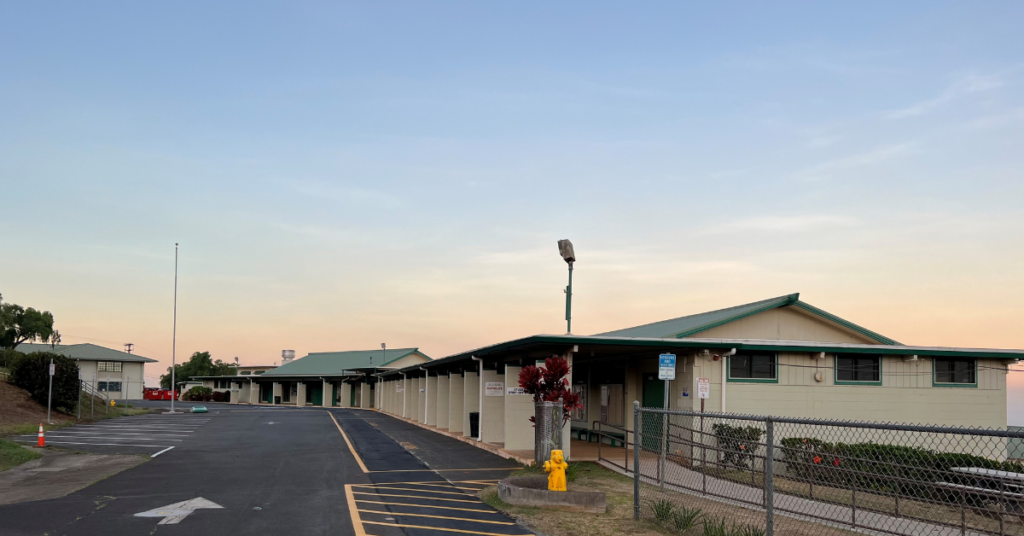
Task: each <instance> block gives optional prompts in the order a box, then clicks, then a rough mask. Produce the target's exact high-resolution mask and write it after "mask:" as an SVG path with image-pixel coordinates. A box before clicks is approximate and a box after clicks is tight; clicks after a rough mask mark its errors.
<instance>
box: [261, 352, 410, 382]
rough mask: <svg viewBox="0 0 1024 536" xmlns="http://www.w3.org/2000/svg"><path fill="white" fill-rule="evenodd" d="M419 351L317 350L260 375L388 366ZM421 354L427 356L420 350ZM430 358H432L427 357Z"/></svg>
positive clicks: (305, 373)
mask: <svg viewBox="0 0 1024 536" xmlns="http://www.w3.org/2000/svg"><path fill="white" fill-rule="evenodd" d="M417 352H419V348H394V349H392V348H388V349H387V352H386V353H385V351H384V350H353V351H350V352H315V353H311V354H309V355H307V356H305V357H302V358H300V359H296V360H295V361H292V362H291V363H288V364H286V365H281V366H280V367H277V368H276V369H274V370H268V371H267V372H264V373H263V374H261V375H260V377H267V376H299V375H308V374H323V375H337V374H343V373H344V372H346V371H355V370H359V369H374V368H387V366H388V365H389V364H391V363H394V362H395V361H398V360H399V359H402V358H403V357H405V356H408V355H411V354H414V353H417ZM420 355H423V357H427V356H426V355H425V354H423V353H422V352H420ZM427 359H428V360H429V359H430V358H429V357H427Z"/></svg>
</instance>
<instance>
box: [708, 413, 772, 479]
mask: <svg viewBox="0 0 1024 536" xmlns="http://www.w3.org/2000/svg"><path fill="white" fill-rule="evenodd" d="M711 429H712V430H713V431H714V433H715V439H717V440H718V447H719V448H720V449H722V463H723V464H725V465H733V466H736V467H742V468H745V469H749V468H750V466H749V465H747V464H748V463H750V461H752V460H753V454H754V451H756V450H757V447H758V446H759V445H758V444H759V443H760V442H761V436H763V435H764V430H762V429H760V428H758V427H756V426H731V425H728V424H715V425H713V426H712V427H711Z"/></svg>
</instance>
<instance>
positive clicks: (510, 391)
mask: <svg viewBox="0 0 1024 536" xmlns="http://www.w3.org/2000/svg"><path fill="white" fill-rule="evenodd" d="M506 393H507V394H509V395H528V394H529V393H527V392H526V389H523V388H522V387H509V388H508V390H507V391H506Z"/></svg>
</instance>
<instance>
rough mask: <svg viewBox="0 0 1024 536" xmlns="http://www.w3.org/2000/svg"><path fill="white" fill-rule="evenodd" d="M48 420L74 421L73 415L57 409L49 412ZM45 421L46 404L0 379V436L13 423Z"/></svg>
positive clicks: (59, 421) (58, 421) (56, 421)
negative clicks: (70, 415)
mask: <svg viewBox="0 0 1024 536" xmlns="http://www.w3.org/2000/svg"><path fill="white" fill-rule="evenodd" d="M50 420H52V421H53V422H54V423H64V422H67V421H74V420H75V419H74V418H73V417H69V416H67V415H64V414H63V413H61V412H59V411H53V412H52V413H51V417H50ZM40 422H46V405H45V404H42V405H40V404H39V403H38V402H36V401H35V400H32V397H30V396H28V391H26V390H24V389H22V388H20V387H16V386H15V385H14V384H11V383H8V382H7V381H6V380H0V436H3V435H4V433H5V429H6V428H8V427H10V426H11V425H15V424H26V423H40Z"/></svg>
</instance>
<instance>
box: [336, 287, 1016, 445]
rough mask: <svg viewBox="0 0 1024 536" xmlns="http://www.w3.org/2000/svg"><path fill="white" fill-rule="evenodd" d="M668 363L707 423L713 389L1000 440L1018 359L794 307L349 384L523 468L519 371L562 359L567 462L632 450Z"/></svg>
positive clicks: (675, 403) (730, 313) (526, 401)
mask: <svg viewBox="0 0 1024 536" xmlns="http://www.w3.org/2000/svg"><path fill="white" fill-rule="evenodd" d="M666 353H670V354H674V355H676V379H675V380H674V381H671V382H670V383H669V387H668V390H669V398H668V400H669V407H670V408H672V409H687V410H695V411H696V410H699V409H700V399H699V398H698V396H697V387H698V379H699V378H706V379H708V380H709V381H710V396H709V397H708V398H707V399H706V400H705V401H704V402H705V410H706V411H715V412H717V411H726V412H730V413H745V414H755V415H774V416H785V417H804V418H820V419H845V420H857V421H888V422H906V423H928V424H936V425H953V426H975V427H991V428H1002V429H1005V428H1006V376H1007V370H1008V367H1009V365H1010V364H1011V363H1014V362H1016V361H1017V360H1019V359H1020V358H1022V357H1024V351H1022V350H1000V349H974V348H944V347H932V346H912V345H905V344H901V343H899V342H897V341H895V340H893V339H890V338H888V337H886V336H884V335H881V334H879V333H876V332H874V331H871V330H869V329H867V328H865V327H862V326H860V325H857V324H854V323H852V322H850V321H848V320H845V319H843V318H840V317H838V316H836V315H834V314H831V313H828V312H826V311H824V310H822V309H819V308H817V307H814V306H812V305H810V304H808V303H806V302H803V301H801V300H800V297H799V295H798V294H792V295H787V296H780V297H778V298H772V299H768V300H763V301H758V302H754V303H748V304H744V305H740V306H736V307H730V308H727V309H721V310H716V311H710V312H707V313H701V314H696V315H690V316H684V317H681V318H675V319H671V320H665V321H661V322H655V323H651V324H645V325H641V326H636V327H632V328H627V329H622V330H617V331H612V332H608V333H602V334H598V335H592V336H577V335H536V336H531V337H525V338H521V339H517V340H513V341H508V342H504V343H500V344H495V345H492V346H487V347H484V348H479V349H476V350H473V351H469V352H463V353H460V354H456V355H453V356H449V357H446V358H443V359H437V360H433V361H425V362H420V363H414V364H411V365H409V366H404V367H393V370H390V371H378V372H377V373H376V374H373V375H364V376H362V377H360V378H353V379H351V380H350V381H352V382H353V385H352V387H351V388H353V389H360V390H361V392H367V390H368V386H367V384H369V386H370V389H371V390H369V392H370V393H372V397H373V398H372V406H373V407H375V408H378V409H380V410H381V411H384V412H386V413H389V414H392V415H395V416H398V417H402V418H405V419H409V420H412V421H416V422H418V423H420V424H422V425H423V426H426V427H430V428H433V429H436V430H438V431H439V432H443V433H447V434H449V435H454V436H457V437H462V438H463V439H465V440H469V441H479V442H481V443H483V444H485V446H486V447H488V448H492V449H497V450H499V451H500V452H504V453H507V454H509V455H515V456H519V457H523V458H529V457H530V456H532V449H533V441H534V437H533V428H532V426H531V423H530V422H529V417H530V416H531V415H533V413H534V405H533V400H532V397H531V396H529V395H525V394H522V393H521V392H520V390H519V389H518V388H517V386H518V375H519V371H520V370H522V367H524V366H526V365H532V364H537V363H541V362H543V360H544V359H546V358H548V357H551V356H554V355H558V356H563V357H565V358H566V359H567V360H568V361H569V363H570V364H571V365H572V373H571V377H570V383H571V385H572V388H573V390H574V391H575V392H577V393H579V394H580V396H581V398H582V400H583V401H584V408H583V410H582V411H579V412H576V413H575V414H574V415H573V416H572V417H573V418H572V423H571V425H567V426H566V427H565V428H564V429H563V445H564V450H566V451H567V455H568V456H569V457H572V448H573V446H574V445H575V446H576V447H577V448H583V447H584V446H586V447H587V448H590V445H584V443H586V442H587V439H588V438H592V435H591V434H589V432H590V431H592V430H595V429H597V428H599V427H600V428H601V429H602V430H603V431H605V432H610V433H612V434H615V433H618V434H621V436H623V437H624V438H626V437H628V439H629V441H631V442H632V440H633V438H632V431H633V429H634V423H633V411H632V407H633V401H635V400H636V401H640V402H641V403H642V404H643V405H644V406H646V407H662V405H663V400H664V393H665V383H664V382H663V381H661V380H658V356H659V355H661V354H666ZM358 383H364V385H355V384H358ZM362 407H367V404H366V403H365V402H364V403H363V405H362ZM473 422H479V426H478V427H477V429H476V430H475V433H474V430H471V426H472V423H473ZM570 439H571V440H570Z"/></svg>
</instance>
